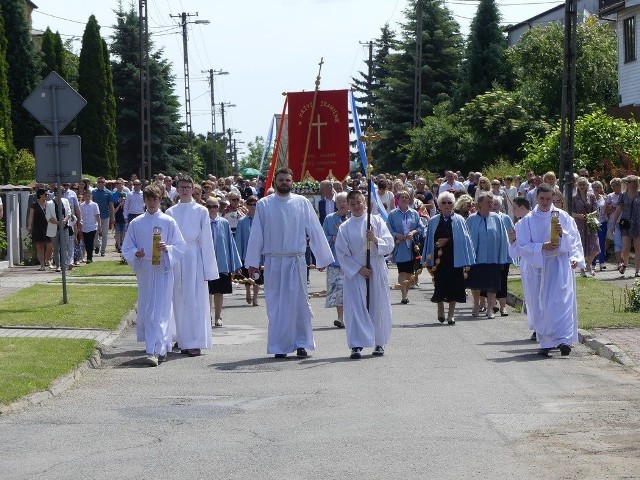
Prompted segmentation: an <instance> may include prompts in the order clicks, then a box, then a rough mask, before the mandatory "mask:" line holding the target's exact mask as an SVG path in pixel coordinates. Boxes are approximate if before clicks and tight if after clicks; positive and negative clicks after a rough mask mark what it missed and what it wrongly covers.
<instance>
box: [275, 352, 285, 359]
mask: <svg viewBox="0 0 640 480" xmlns="http://www.w3.org/2000/svg"><path fill="white" fill-rule="evenodd" d="M274 357H275V358H287V354H286V353H276V354H275V355H274Z"/></svg>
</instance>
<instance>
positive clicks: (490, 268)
mask: <svg viewBox="0 0 640 480" xmlns="http://www.w3.org/2000/svg"><path fill="white" fill-rule="evenodd" d="M501 268H502V265H499V264H497V263H480V264H476V265H474V266H472V267H471V270H470V271H469V278H467V288H470V289H472V290H485V291H487V292H491V293H495V292H498V291H499V290H500V269H501Z"/></svg>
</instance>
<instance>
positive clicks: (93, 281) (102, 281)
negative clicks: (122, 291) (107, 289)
mask: <svg viewBox="0 0 640 480" xmlns="http://www.w3.org/2000/svg"><path fill="white" fill-rule="evenodd" d="M49 283H56V284H62V279H61V278H54V279H53V280H51V281H50V282H49ZM69 283H73V284H76V285H81V284H85V285H86V284H89V285H116V286H117V285H134V286H135V285H137V284H138V282H137V280H136V278H135V277H132V278H127V277H120V278H101V277H68V278H67V284H69Z"/></svg>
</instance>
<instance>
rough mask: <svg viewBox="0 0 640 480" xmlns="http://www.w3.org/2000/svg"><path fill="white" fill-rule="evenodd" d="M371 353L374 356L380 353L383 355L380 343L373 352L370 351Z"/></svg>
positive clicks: (378, 355) (379, 355)
mask: <svg viewBox="0 0 640 480" xmlns="http://www.w3.org/2000/svg"><path fill="white" fill-rule="evenodd" d="M371 355H375V356H376V357H381V356H382V355H384V348H382V346H381V345H378V346H377V347H376V348H375V349H374V350H373V352H371Z"/></svg>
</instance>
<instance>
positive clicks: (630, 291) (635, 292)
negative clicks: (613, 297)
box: [623, 280, 640, 312]
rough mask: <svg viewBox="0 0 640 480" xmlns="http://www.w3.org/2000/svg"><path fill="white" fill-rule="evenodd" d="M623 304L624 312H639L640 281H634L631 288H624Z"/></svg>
mask: <svg viewBox="0 0 640 480" xmlns="http://www.w3.org/2000/svg"><path fill="white" fill-rule="evenodd" d="M623 302H624V307H623V310H624V311H625V312H640V281H638V280H636V281H635V282H633V286H632V287H625V288H624V299H623Z"/></svg>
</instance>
